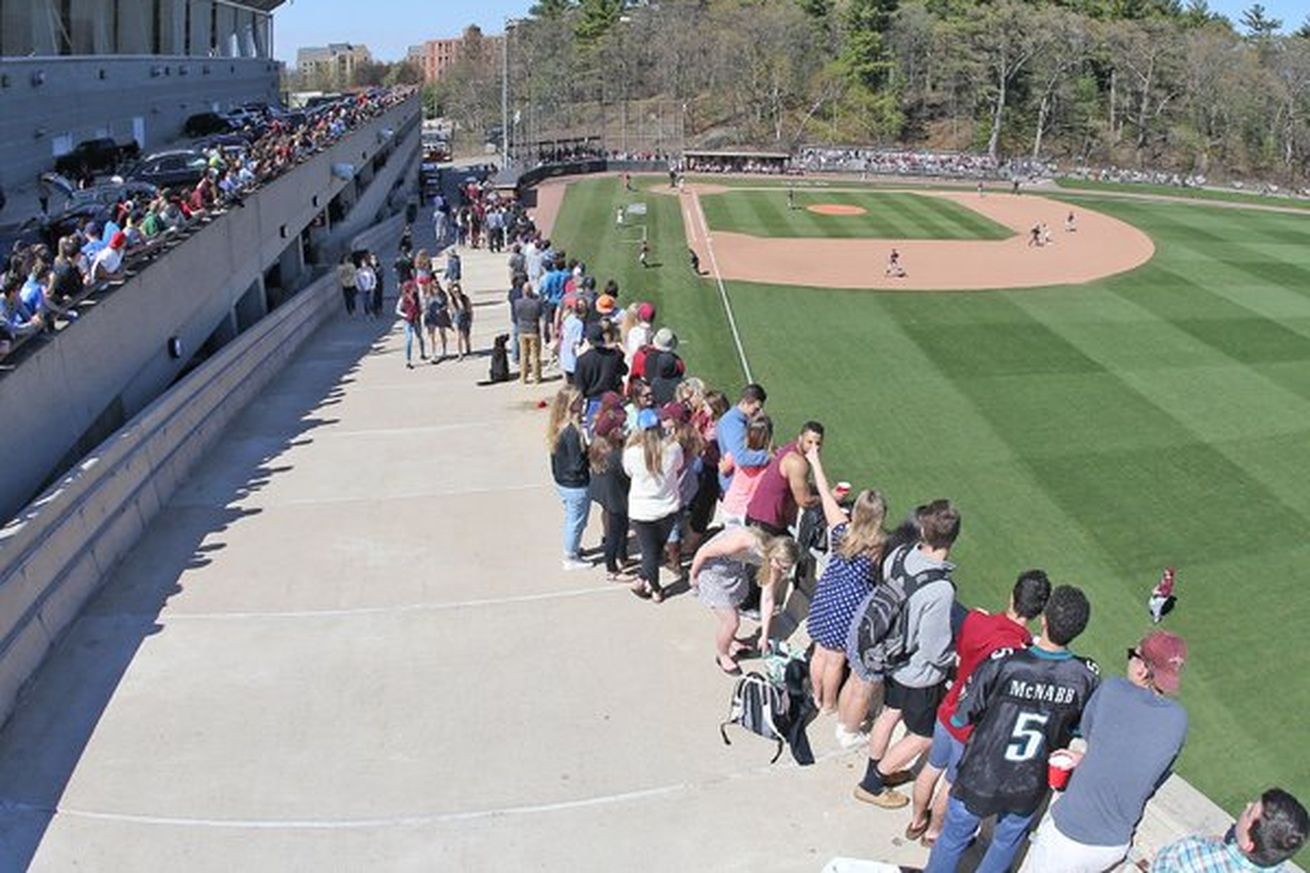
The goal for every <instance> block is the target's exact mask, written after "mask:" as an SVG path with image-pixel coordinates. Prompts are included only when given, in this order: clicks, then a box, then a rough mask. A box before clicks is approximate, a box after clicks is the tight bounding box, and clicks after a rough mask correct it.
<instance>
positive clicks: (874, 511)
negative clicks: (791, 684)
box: [761, 451, 887, 712]
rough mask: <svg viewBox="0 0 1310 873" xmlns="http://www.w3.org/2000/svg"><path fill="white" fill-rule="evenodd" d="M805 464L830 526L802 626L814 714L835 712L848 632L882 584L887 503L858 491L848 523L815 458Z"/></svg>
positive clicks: (876, 495) (812, 455)
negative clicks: (808, 646) (808, 642)
mask: <svg viewBox="0 0 1310 873" xmlns="http://www.w3.org/2000/svg"><path fill="white" fill-rule="evenodd" d="M806 459H807V460H808V461H809V463H810V466H811V467H812V468H813V470H814V482H815V485H816V487H817V490H818V492H819V498H820V500H821V501H822V504H823V516H824V520H825V521H826V522H827V525H828V563H827V565H826V566H825V567H824V568H823V573H822V575H820V577H819V581H818V583H817V584H816V585H815V590H814V597H813V599H812V600H811V601H810V614H809V617H808V619H807V622H806V626H807V628H808V630H809V633H810V639H812V640H814V653H813V654H812V655H810V685H811V687H812V689H813V694H814V702H815V706H816V707H817V708H818V710H819V711H820V712H834V711H835V710H836V709H837V693H838V692H839V691H840V690H841V680H842V672H843V670H844V668H845V667H846V631H847V629H848V628H849V627H850V626H851V621H852V619H854V617H855V610H856V608H857V607H858V606H859V605H860V602H861V601H863V600H864V598H865V596H866V595H867V594H868V593H869V592H870V591H872V590H873V586H874V585H876V584H878V582H879V581H880V580H881V574H880V573H879V567H881V566H882V551H883V546H884V544H885V543H886V541H887V535H886V533H885V532H884V531H883V529H882V525H883V520H884V519H885V518H886V517H887V501H886V500H884V499H883V496H882V494H880V493H879V492H877V491H871V490H866V491H861V492H860V493H859V495H858V496H857V497H856V498H855V502H854V503H853V504H852V506H851V513H850V517H849V518H847V516H846V511H845V510H844V509H843V508H842V506H841V504H839V503H838V502H837V498H836V496H835V495H834V494H833V492H832V490H831V488H830V487H829V485H828V477H827V474H826V473H825V471H824V469H823V461H822V459H821V458H820V456H819V453H818V452H817V451H814V452H810V453H809V454H807V455H806ZM761 615H763V606H761Z"/></svg>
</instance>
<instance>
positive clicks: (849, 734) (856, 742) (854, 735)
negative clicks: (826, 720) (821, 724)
mask: <svg viewBox="0 0 1310 873" xmlns="http://www.w3.org/2000/svg"><path fill="white" fill-rule="evenodd" d="M833 733H834V734H835V735H836V737H837V745H839V746H841V747H842V748H843V749H845V750H846V751H848V752H850V751H854V750H855V749H858V748H860V747H861V746H863V745H865V744H867V743H868V742H869V735H868V734H865V733H860V732H859V731H848V730H846V728H844V727H842V726H841V725H837V729H836V730H835V731H833Z"/></svg>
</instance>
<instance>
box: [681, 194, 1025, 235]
mask: <svg viewBox="0 0 1310 873" xmlns="http://www.w3.org/2000/svg"><path fill="white" fill-rule="evenodd" d="M794 197H795V203H796V208H795V209H789V208H788V207H787V192H786V191H783V190H779V189H775V190H769V191H750V190H741V191H729V192H726V193H723V194H702V195H701V198H700V202H701V208H702V209H703V210H704V211H705V220H706V221H707V222H708V223H709V226H710V229H711V230H720V231H734V232H736V233H747V234H750V235H752V236H763V237H830V238H831V237H841V238H862V239H1007V238H1009V237H1011V236H1013V235H1014V234H1013V232H1012V231H1011V230H1010V229H1009V228H1007V227H1004V226H1002V225H1000V224H997V223H996V222H994V221H992V220H991V219H988V218H984V217H983V216H982V215H979V214H978V213H977V212H974V211H973V210H972V209H968V208H966V207H964V206H960V205H959V204H957V203H953V202H952V201H950V200H944V199H942V198H940V197H924V196H922V195H920V194H909V193H905V192H899V191H898V192H875V191H869V192H865V191H803V190H797V191H795V192H794ZM825 203H831V204H837V205H842V206H854V207H858V208H860V209H864V210H865V212H864V214H863V215H820V214H818V213H816V212H811V211H809V210H808V209H807V208H806V207H808V206H815V205H820V204H825Z"/></svg>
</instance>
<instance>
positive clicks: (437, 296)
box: [423, 279, 454, 364]
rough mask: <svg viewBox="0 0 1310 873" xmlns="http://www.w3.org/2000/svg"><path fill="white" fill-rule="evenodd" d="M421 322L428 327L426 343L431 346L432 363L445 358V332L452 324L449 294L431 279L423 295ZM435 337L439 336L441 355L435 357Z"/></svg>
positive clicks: (446, 339)
mask: <svg viewBox="0 0 1310 873" xmlns="http://www.w3.org/2000/svg"><path fill="white" fill-rule="evenodd" d="M423 323H424V324H425V325H426V326H427V329H428V345H430V346H432V363H434V364H436V363H439V362H441V361H444V360H446V354H447V352H448V350H449V346H448V342H449V340H448V338H447V333H448V331H450V329H451V328H452V327H453V326H454V325H453V322H452V321H451V318H450V295H449V294H447V293H446V289H444V288H442V287H441V283H440V282H438V281H437V280H436V279H433V280H432V281H431V282H429V283H428V284H427V292H426V293H425V294H424V295H423ZM437 337H441V357H440V358H438V357H437Z"/></svg>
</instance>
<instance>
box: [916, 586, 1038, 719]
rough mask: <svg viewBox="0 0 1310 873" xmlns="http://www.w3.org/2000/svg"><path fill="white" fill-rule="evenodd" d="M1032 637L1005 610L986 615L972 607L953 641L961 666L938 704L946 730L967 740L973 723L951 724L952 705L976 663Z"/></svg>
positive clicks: (1022, 644)
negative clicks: (960, 725)
mask: <svg viewBox="0 0 1310 873" xmlns="http://www.w3.org/2000/svg"><path fill="white" fill-rule="evenodd" d="M1032 640H1033V635H1032V634H1031V633H1029V632H1028V628H1026V627H1024V626H1023V625H1018V624H1015V623H1014V622H1013V621H1011V620H1010V618H1009V616H1007V615H1006V614H1005V613H1003V612H1002V613H998V614H997V615H989V614H987V613H986V612H983V611H982V610H981V609H971V610H969V614H968V615H966V616H965V617H964V623H963V624H961V625H960V636H959V639H958V640H957V641H956V643H955V651H956V654H958V655H959V656H960V666H959V669H958V670H956V672H955V681H954V682H953V683H951V690H950V691H948V692H947V693H946V699H945V700H943V701H942V703H941V706H939V707H937V718H938V720H940V721H941V723H942V724H943V725H945V726H946V729H947V730H948V731H950V732H951V736H953V737H955V738H956V739H957V740H959V741H960V742H962V743H966V742H968V741H969V734H970V733H972V732H973V725H968V726H966V727H962V728H957V727H956V726H955V725H953V724H951V716H953V715H955V706H956V704H957V703H958V702H959V700H960V692H962V691H964V683H965V682H967V681H968V680H969V676H970V675H971V674H972V673H973V671H974V669H975V668H977V666H978V665H979V664H981V663H982V662H983V661H985V660H987V659H988V658H989V657H991V655H992V652H995V651H996V650H997V649H1026V648H1028V645H1029V643H1031V642H1032Z"/></svg>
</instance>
